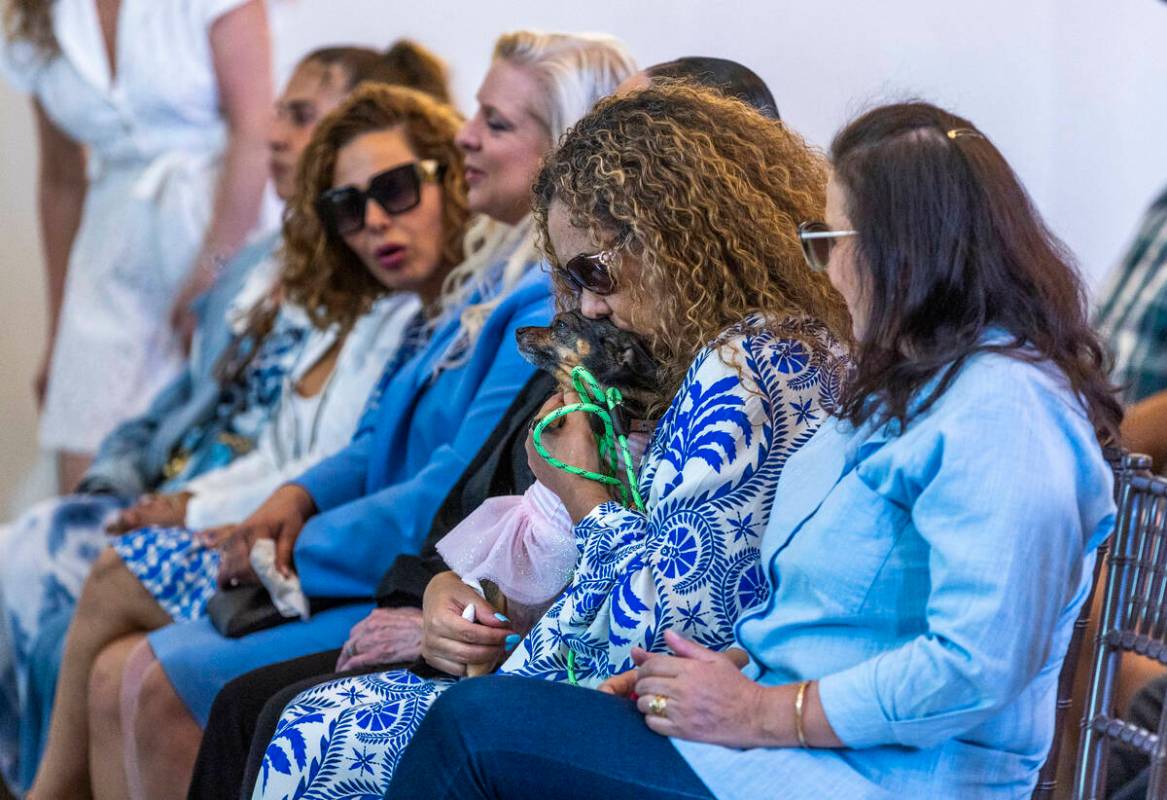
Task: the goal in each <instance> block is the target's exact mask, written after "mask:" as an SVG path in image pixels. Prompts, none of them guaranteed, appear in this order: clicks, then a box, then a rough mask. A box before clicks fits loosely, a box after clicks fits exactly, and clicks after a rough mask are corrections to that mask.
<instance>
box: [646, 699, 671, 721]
mask: <svg viewBox="0 0 1167 800" xmlns="http://www.w3.org/2000/svg"><path fill="white" fill-rule="evenodd" d="M668 706H669V699H668V698H667V697H665V696H664V695H660V694H654V695H653V696H652V699H651V700H649V701H648V713H649V714H652V715H653V716H656V717H663V716H664V715H665V710H666V709H667V708H668Z"/></svg>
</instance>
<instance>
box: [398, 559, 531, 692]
mask: <svg viewBox="0 0 1167 800" xmlns="http://www.w3.org/2000/svg"><path fill="white" fill-rule="evenodd" d="M471 603H473V604H474V610H475V618H476V620H477V621H476V622H470V621H469V620H466V619H463V617H462V612H463V611H464V610H465V609H466V606H468V605H470V604H471ZM421 609H422V611H421V613H422V640H421V655H422V658H424V659H425V660H426V662H427V663H429V664H430V666H432V667H434V668H436V669H440V670H442V672H447V673H449V674H451V675H459V676H461V675H465V674H466V670H467V667H469V666H472V665H473V666H479V665H487V666H491V667H493V666H494V665H495V664H496V663H498V661H499V660H500V659H501V658H502V657H503V656H504V655H505V654H506V653H508V652H510V651H511V650H513V649H514V648H515V645H517V644H518V643H519V635H518V634H517V633H515V632H514V630H512V629H511V627H510V620H508V619H507V618H506V617H502V619H499V617H498V616H496V613H497V612H496V611H495V610H494V608H493V607H492V606H491V605H490V603H488V602H486V600H484V599H483V598H482V596H481V595H479V594H478V592H476V591H474V590H473V589H471V588H470V587H469V586H467V585H466V584H464V583H463V582H462V579H461V578H459V577H458V576H457V575H456V574H455V573H453V572H443V573H441V574H440V575H436V576H434V578H433V579H432V580H430V582H429V585H428V586H426V590H425V597H424V598H423V599H422V606H421ZM499 616H501V615H499Z"/></svg>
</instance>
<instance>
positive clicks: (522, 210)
mask: <svg viewBox="0 0 1167 800" xmlns="http://www.w3.org/2000/svg"><path fill="white" fill-rule="evenodd" d="M549 61H553V63H551V64H548V63H547V62H549ZM495 66H496V67H498V68H499V69H498V70H497V72H498V73H501V76H500V75H496V76H495V78H496V80H495V82H494V84H493V85H492V86H491V87H489V94H490V98H491V103H490V108H489V112H488V113H489V114H490V115H491V117H490V122H491V123H493V127H489V126H488V127H487V128H486V129H485V130H484V129H483V128H482V127H481V126H482V124H483V123H485V122H486V121H485V120H478V119H476V120H475V121H472V122H471V123H469V124H468V125H466V126H464V127H463V129H462V131H461V132H460V133H459V134H458V136H457V137H456V138H457V146H458V148H459V149H460V150H461V151H462V152H463V154H465V156H466V158H465V169H464V170H459V169H458V167H457V165H456V164H453V163H452V162H451V161H449V160H445V161H443V159H441V158H436V159H435V160H437V161H438V162H439V163H438V165H437V167H436V168H431V167H428V166H427V165H425V164H424V163H421V162H425V161H426V160H428V159H431V158H434V157H433V156H432V155H431V154H429V153H426V152H421V151H420V149H415V150H414V156H415V160H416V161H418V162H419V163H418V170H417V171H416V172H415V173H414V175H413V177H414V178H417V179H418V181H419V182H420V185H421V187H422V188H421V195H422V199H421V203H420V205H418V206H417V207H416V208H413V209H408V210H402V209H404V208H407V207H408V206H409V205H410V202H411V199H409V200H408V201H407V200H406V199H403V198H402V195H401V194H399V191H400V189H401V187H402V186H406V187H408V186H409V185H410V184H411V183H412V179H411V178H410V176H409V175H403V174H400V173H398V174H395V175H393V176H386V177H384V178H382V179H381V180H379V181H375V182H373V185H370V182H369V181H368V180H367V178H369V177H373V176H375V175H377V174H378V173H380V172H384V171H385V170H384V167H385V166H386V165H382V164H376V165H374V164H369V165H368V166H369V167H370V169H368V170H367V171H366V172H365V178H364V179H362V180H360V181H355V180H352V181H348V182H349V183H353V184H354V187H355V188H356V189H358V190H360V191H361V192H363V193H364V194H365V195H366V196H367V197H368V202H367V203H366V205H365V212H366V218H365V227H364V228H363V229H362V230H361V231H359V232H357V233H356V234H348V236H354V235H355V236H364V235H365V234H366V232H368V230H369V228H370V220H375V219H377V218H378V216H379V214H386V215H389V216H392V215H391V214H390V212H392V211H400V212H401V213H400V214H399V215H398V216H397V217H393V219H394V220H404V219H406V217H408V216H410V215H413V214H416V213H418V212H420V211H422V210H423V209H424V208H425V204H426V202H427V200H426V197H427V196H428V193H429V192H430V191H432V189H433V188H434V184H433V182H432V180H431V179H429V178H427V175H428V176H436V175H439V174H442V173H441V167H442V165H443V164H446V165H449V166H450V168H451V169H453V170H454V173H453V175H452V177H451V174H450V173H449V171H448V170H447V172H446V178H445V179H444V180H450V179H454V180H463V179H465V180H466V183H467V185H468V192H467V196H468V205H469V208H470V210H471V211H477V212H480V213H481V214H483V215H484V219H483V220H482V222H481V223H480V224H478V225H476V226H474V227H473V228H472V229H471V230H470V231H468V232H467V234H466V242H467V250H468V251H469V255H468V257H467V259H466V260H465V261H464V262H463V263H462V264H460V265H459V266H458V267H456V268H455V269H454V270H453V271H452V272H451V273H450V275H449V276H448V277H447V278H446V280H445V282H444V283H443V284H442V291H443V300H442V303H441V306H440V311H439V313H438V315H437V316H436V318H435V319H434V320H433V326H432V327H433V333H432V335H431V337H430V340H429V342H428V344H427V345H426V346H425V347H424V348H422V349H421V350H420V351H419V352H417V353H416V354H415V355H414V356H413V357H412V358H410V359H409V360H408V361H407V362H406V363H404V364H402V365H401V366H400V368H398V369H397V371H396V372H395V373H394V374H393V375H392V376H391V377H387V380H386V381H384V382H383V384H382V385H381V386H380V387H379V389H378V391H377V392H376V393H375V394H374V397H373V399H372V400H371V401H370V405H369V408H368V410H367V412H366V414H365V416H364V418H363V420H362V423H361V425H360V429H361V430H362V431H367V432H366V433H365V435H360V433H358V436H357V437H356V438H355V439H354V441H353V443H352V444H351V445H350V446H348V447H347V448H346V449H344V450H342V451H341V452H340V453H338V454H336V455H335V456H333V457H331V458H329V459H326V460H325V461H323V462H322V463H320V464H319V465H317V466H316V467H314V468H312V469H310V470H309V471H308V472H306V473H305V474H303V475H301V476H299V477H298V478H296V479H295V480H294V481H293V482H291V483H288V484H285V485H284V486H282V487H281V488H279V489H278V490H276V491H275V492H274V493H273V494H272V495H271V497H269V498H268V499H267V501H266V502H265V503H264V504H263V506H261V508H260V509H259V510H258V511H256V512H255V513H254V514H253V515H251V517H249V518H248V519H247V520H246V521H244V523H243V524H242V525H241V526H240V527H239V528H238V529H236V531H235V532H234V535H233V538H232V539H231V540H230V541H229V542H226V543H225V544H226V545H227V547H226V550H225V552H224V556H223V559H222V561H221V562H220V566H219V583H220V585H226V584H230V583H232V582H233V581H239V582H241V583H248V582H253V581H255V580H256V577H255V575H254V573H252V571H251V568H250V566H249V565H248V563H247V555H248V553H249V551H250V549H251V545H252V543H253V542H254V541H256V540H258V539H269V540H272V541H274V543H275V547H276V556H277V565H278V566H279V567H280V568H282V569H285V570H287V571H289V572H290V571H291V570H292V569H294V570H295V571H296V572H297V573H298V575H299V579H300V581H301V583H302V586H303V589H304V591H305V592H306V593H307V594H308V595H309V596H310V597H322V598H350V599H352V600H353V603H352V604H350V605H347V606H343V607H338V608H333V609H331V610H329V611H325V612H322V613H319V614H315V615H313V616H312V618H311V619H310V620H308V621H306V622H296V623H294V624H288V625H282V626H278V627H276V628H270V629H267V630H262V631H259V632H257V633H253V634H249V635H245V636H243V637H241V638H238V639H225V638H223V637H222V636H221V635H219V633H218V632H217V631H216V630H215V628H214V627H213V626H212V625H211V624H210V621H209V620H208V619H206V618H205V617H204V618H199V619H194V620H190V621H183V622H177V623H176V624H171V625H167V626H166V627H164V628H162V629H160V630H156V631H154V632H153V633H152V634H151V635H150V637H149V643H150V646H151V648H152V650H153V652H154V653H155V654H156V655H157V658H158V661H157V663H154V664H152V665H151V666H150V667H149V668H148V669H147V670H146V672H145V674H144V675H143V676H142V678H141V692H140V695H139V699H138V703H137V708H136V716H135V717H134V731H133V734H134V735H135V737H136V740H137V742H138V743H139V748H138V749H139V755H140V757H141V759H142V764H141V767H142V775H141V778H142V786H143V794H144V795H145V796H149V797H169V796H173V795H174V794H176V793H183V792H185V789H186V780H185V776H187V775H189V771H190V769H191V766H192V764H193V762H194V757H195V748H196V745H197V743H198V738H199V726H200V724H202V723H203V722H205V721H206V718H207V714H208V712H209V709H210V705H211V701H212V699H213V698H214V695H215V693H216V692H217V691H218V689H219V688H220V687H221V686H222V684H223V683H224V682H226V681H227V680H230V679H232V678H234V677H236V676H238V675H240V674H242V673H243V672H246V671H248V670H252V669H255V668H257V667H260V666H264V665H267V664H270V663H273V662H276V661H279V660H282V659H287V658H294V657H297V656H301V655H304V654H306V653H314V652H317V651H319V650H321V649H324V648H328V647H335V646H336V645H338V644H340V643H341V642H342V641H343V640H344V638H345V636H346V635H347V633H348V631H349V629H350V628H351V627H352V626H353V625H354V623H356V622H358V621H360V620H361V619H362V618H363V617H364V616H366V615H367V614H368V612H369V610H370V608H371V606H372V603H371V598H372V596H373V593H374V589H375V587H376V584H377V582H378V580H379V578H380V577H381V575H382V574H383V573H384V572H385V570H386V569H387V567H388V565H389V564H390V563H391V562H392V561H393V560H394V559H395V557H396V556H397V555H399V554H402V553H414V552H416V550H417V548H418V547H419V546H420V543H421V540H422V539H423V538H424V535H425V533H426V531H427V530H428V528H429V526H430V523H431V521H432V517H433V514H434V512H435V510H436V508H437V507H438V505H439V504H440V502H441V501H442V500H443V499H444V497H445V496H446V495H447V494H448V492H449V490H450V488H451V487H452V486H453V484H454V482H455V481H456V480H457V478H458V477H459V475H460V474H461V472H462V469H463V468H464V466H465V464H466V463H467V462H468V461H469V460H470V459H471V458H472V457H473V456H474V454H475V453H476V452H477V450H478V449H479V447H480V446H481V444H482V443H483V441H484V439H485V438H486V436H487V435H488V434H489V432H490V431H491V429H492V428H493V427H494V426H495V424H496V423H497V422H498V420H499V418H500V417H501V415H502V414H503V412H504V411H505V410H506V408H507V407H508V406H509V405H510V403H511V401H512V399H513V398H514V396H515V394H516V393H517V392H518V390H519V388H520V387H522V386H523V385H524V384H525V383H526V381H527V379H528V378H529V377H530V376H531V375H532V373H533V368H532V367H531V366H530V365H529V364H527V363H526V362H525V361H524V360H523V359H522V358H521V357H520V355H519V353H518V352H517V349H516V348H515V346H514V331H515V330H516V329H517V328H518V327H522V326H526V325H535V324H544V323H545V322H546V321H547V320H548V319H549V318H550V315H551V302H550V300H551V298H550V293H549V287H548V281H547V277H546V275H545V273H544V272H543V271H542V270H540V269H538V268H537V264H538V259H537V257H536V254H535V250H534V247H533V243H532V239H531V225H530V223H529V221H528V220H527V216H528V212H527V210H526V209H527V205H526V202H527V201H526V198H527V197H528V192H529V183H530V179H531V176H532V175H533V174H534V171H535V170H536V168H537V165H538V162H539V159H540V158H541V156H542V155H543V153H544V152H545V151H546V149H547V148H548V147H549V146H550V144H551V135H552V134H557V133H558V130H557V128H556V127H555V126H557V125H560V126H561V125H564V124H566V122H568V121H570V120H571V119H573V118H574V116H575V115H578V114H581V113H582V112H583V110H584V109H586V108H587V107H588V106H590V104H591V103H592V102H594V100H595V99H596V97H597V96H598V94H599V93H603V92H605V91H609V90H610V89H611V88H613V87H614V86H615V85H616V84H617V83H618V82H619V81H620V80H621V79H622V78H623V77H624V76H626V75H627V74H628V73H630V72H631V70H632V64H631V61H630V60H629V59H628V57H627V55H626V53H625V52H624V50H623V48H622V47H620V46H619V45H618V44H616V43H615V42H614V40H611V39H609V38H604V37H599V38H596V37H575V36H566V35H557V34H546V35H544V34H531V33H526V32H519V33H515V34H509V35H507V36H505V37H503V39H502V40H500V43H499V47H498V53H497V61H496V65H495ZM545 67H550V68H551V70H552V72H553V74H552V75H551V76H549V77H550V80H551V84H550V85H559V84H565V85H566V88H567V89H568V91H565V92H564V95H563V98H562V99H561V98H559V96H558V95H555V96H553V97H548V96H547V89H546V88H545V87H546V86H547V85H549V84H548V83H546V82H545V81H544V80H543V77H544V76H543V74H542V72H541V70H543V69H544V68H545ZM492 72H496V70H492ZM556 82H558V83H556ZM487 92H488V87H483V91H482V95H483V99H484V103H483V104H484V105H486V102H485V95H486V94H487ZM549 107H550V109H551V110H552V111H553V112H554V113H547V111H546V109H548V108H549ZM480 136H481V137H484V138H479V137H480ZM411 145H413V146H414V147H415V148H420V143H418V142H411ZM472 161H473V162H474V167H473V168H472V167H471V162H472ZM338 166H339V161H338ZM396 166H402V164H401V162H398V163H397V165H396ZM373 167H376V168H373ZM516 172H517V173H518V177H516V174H515V173H516ZM318 188H321V189H324V188H327V187H326V186H320V187H318ZM333 188H335V187H333ZM353 201H354V197H353V195H352V194H351V193H349V192H344V193H335V194H331V195H327V196H324V197H322V198H320V200H319V201H318V202H315V203H314V204H313V213H314V214H316V215H321V214H322V215H324V216H326V217H327V218H328V219H329V220H330V221H331V223H332V224H334V225H336V231H337V233H338V235H342V236H343V234H340V230H341V229H345V230H351V229H352V227H355V226H354V225H353V217H352V215H351V214H350V213H349V209H351V208H352V204H353ZM378 227H379V226H378ZM346 241H347V239H346ZM374 244H375V246H374ZM397 244H398V243H397V242H396V241H391V242H383V241H381V242H375V243H373V242H370V246H371V247H372V249H371V250H370V251H368V252H369V254H370V255H371V256H372V257H373V258H374V259H375V262H376V266H377V268H378V269H380V270H383V271H388V272H400V273H404V274H414V273H413V269H414V266H415V265H413V264H411V262H410V261H409V260H408V258H406V259H405V260H402V258H401V250H400V248H399V247H397V246H396V245H397ZM406 244H408V242H406ZM355 246H361V245H355ZM354 249H355V248H354ZM293 555H294V558H293ZM119 583H121V582H120V581H110V582H107V583H105V585H104V586H103V587H102V588H103V596H104V597H105V598H107V599H108V601H109V603H110V604H114V603H116V602H117V598H119V597H125V596H126V595H127V593H129V594H132V593H133V592H134V591H140V590H133V589H127V587H126V586H125V585H118V584H119ZM131 585H134V584H131ZM192 616H193V615H192ZM416 627H417V625H416V623H414V629H415V630H416ZM504 636H505V634H504ZM123 688H124V687H123ZM91 699H92V695H91ZM159 730H166V731H167V732H168V733H167V736H166V738H165V741H161V742H160V741H158V737H157V733H156V732H157V731H159ZM176 776H178V779H177V780H176Z"/></svg>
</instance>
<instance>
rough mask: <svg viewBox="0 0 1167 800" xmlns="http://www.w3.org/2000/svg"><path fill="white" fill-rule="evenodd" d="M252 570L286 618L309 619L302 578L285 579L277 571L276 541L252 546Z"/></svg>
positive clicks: (292, 576) (296, 576)
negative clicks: (301, 584) (301, 586)
mask: <svg viewBox="0 0 1167 800" xmlns="http://www.w3.org/2000/svg"><path fill="white" fill-rule="evenodd" d="M251 568H252V569H253V570H255V574H256V575H258V576H259V582H260V583H262V584H263V586H264V588H265V589H267V593H268V594H270V595H271V601H272V603H274V604H275V607H276V610H278V611H279V612H280V613H281V614H283V615H284V616H285V617H299V618H300V619H308V598H307V597H305V596H304V591H303V590H302V589H301V588H300V577H299V576H298V575H296V574H295V573H293V574H291V575H289V576H288V577H286V578H285V577H284V576H283V575H281V574H280V573H279V571H277V570H276V543H275V542H274V541H272V540H271V539H260V540H258V541H257V542H256V543H255V544H253V545H252V546H251Z"/></svg>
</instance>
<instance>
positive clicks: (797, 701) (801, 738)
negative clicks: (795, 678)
mask: <svg viewBox="0 0 1167 800" xmlns="http://www.w3.org/2000/svg"><path fill="white" fill-rule="evenodd" d="M809 687H810V681H802V682H801V683H799V684H798V694H796V695H794V732H795V734H797V735H798V746H799V747H801V748H803V749H806V748H807V747H809V745H808V744H807V743H806V729H805V728H804V727H803V725H802V704H803V701H804V700H806V690H807V689H808V688H809Z"/></svg>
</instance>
